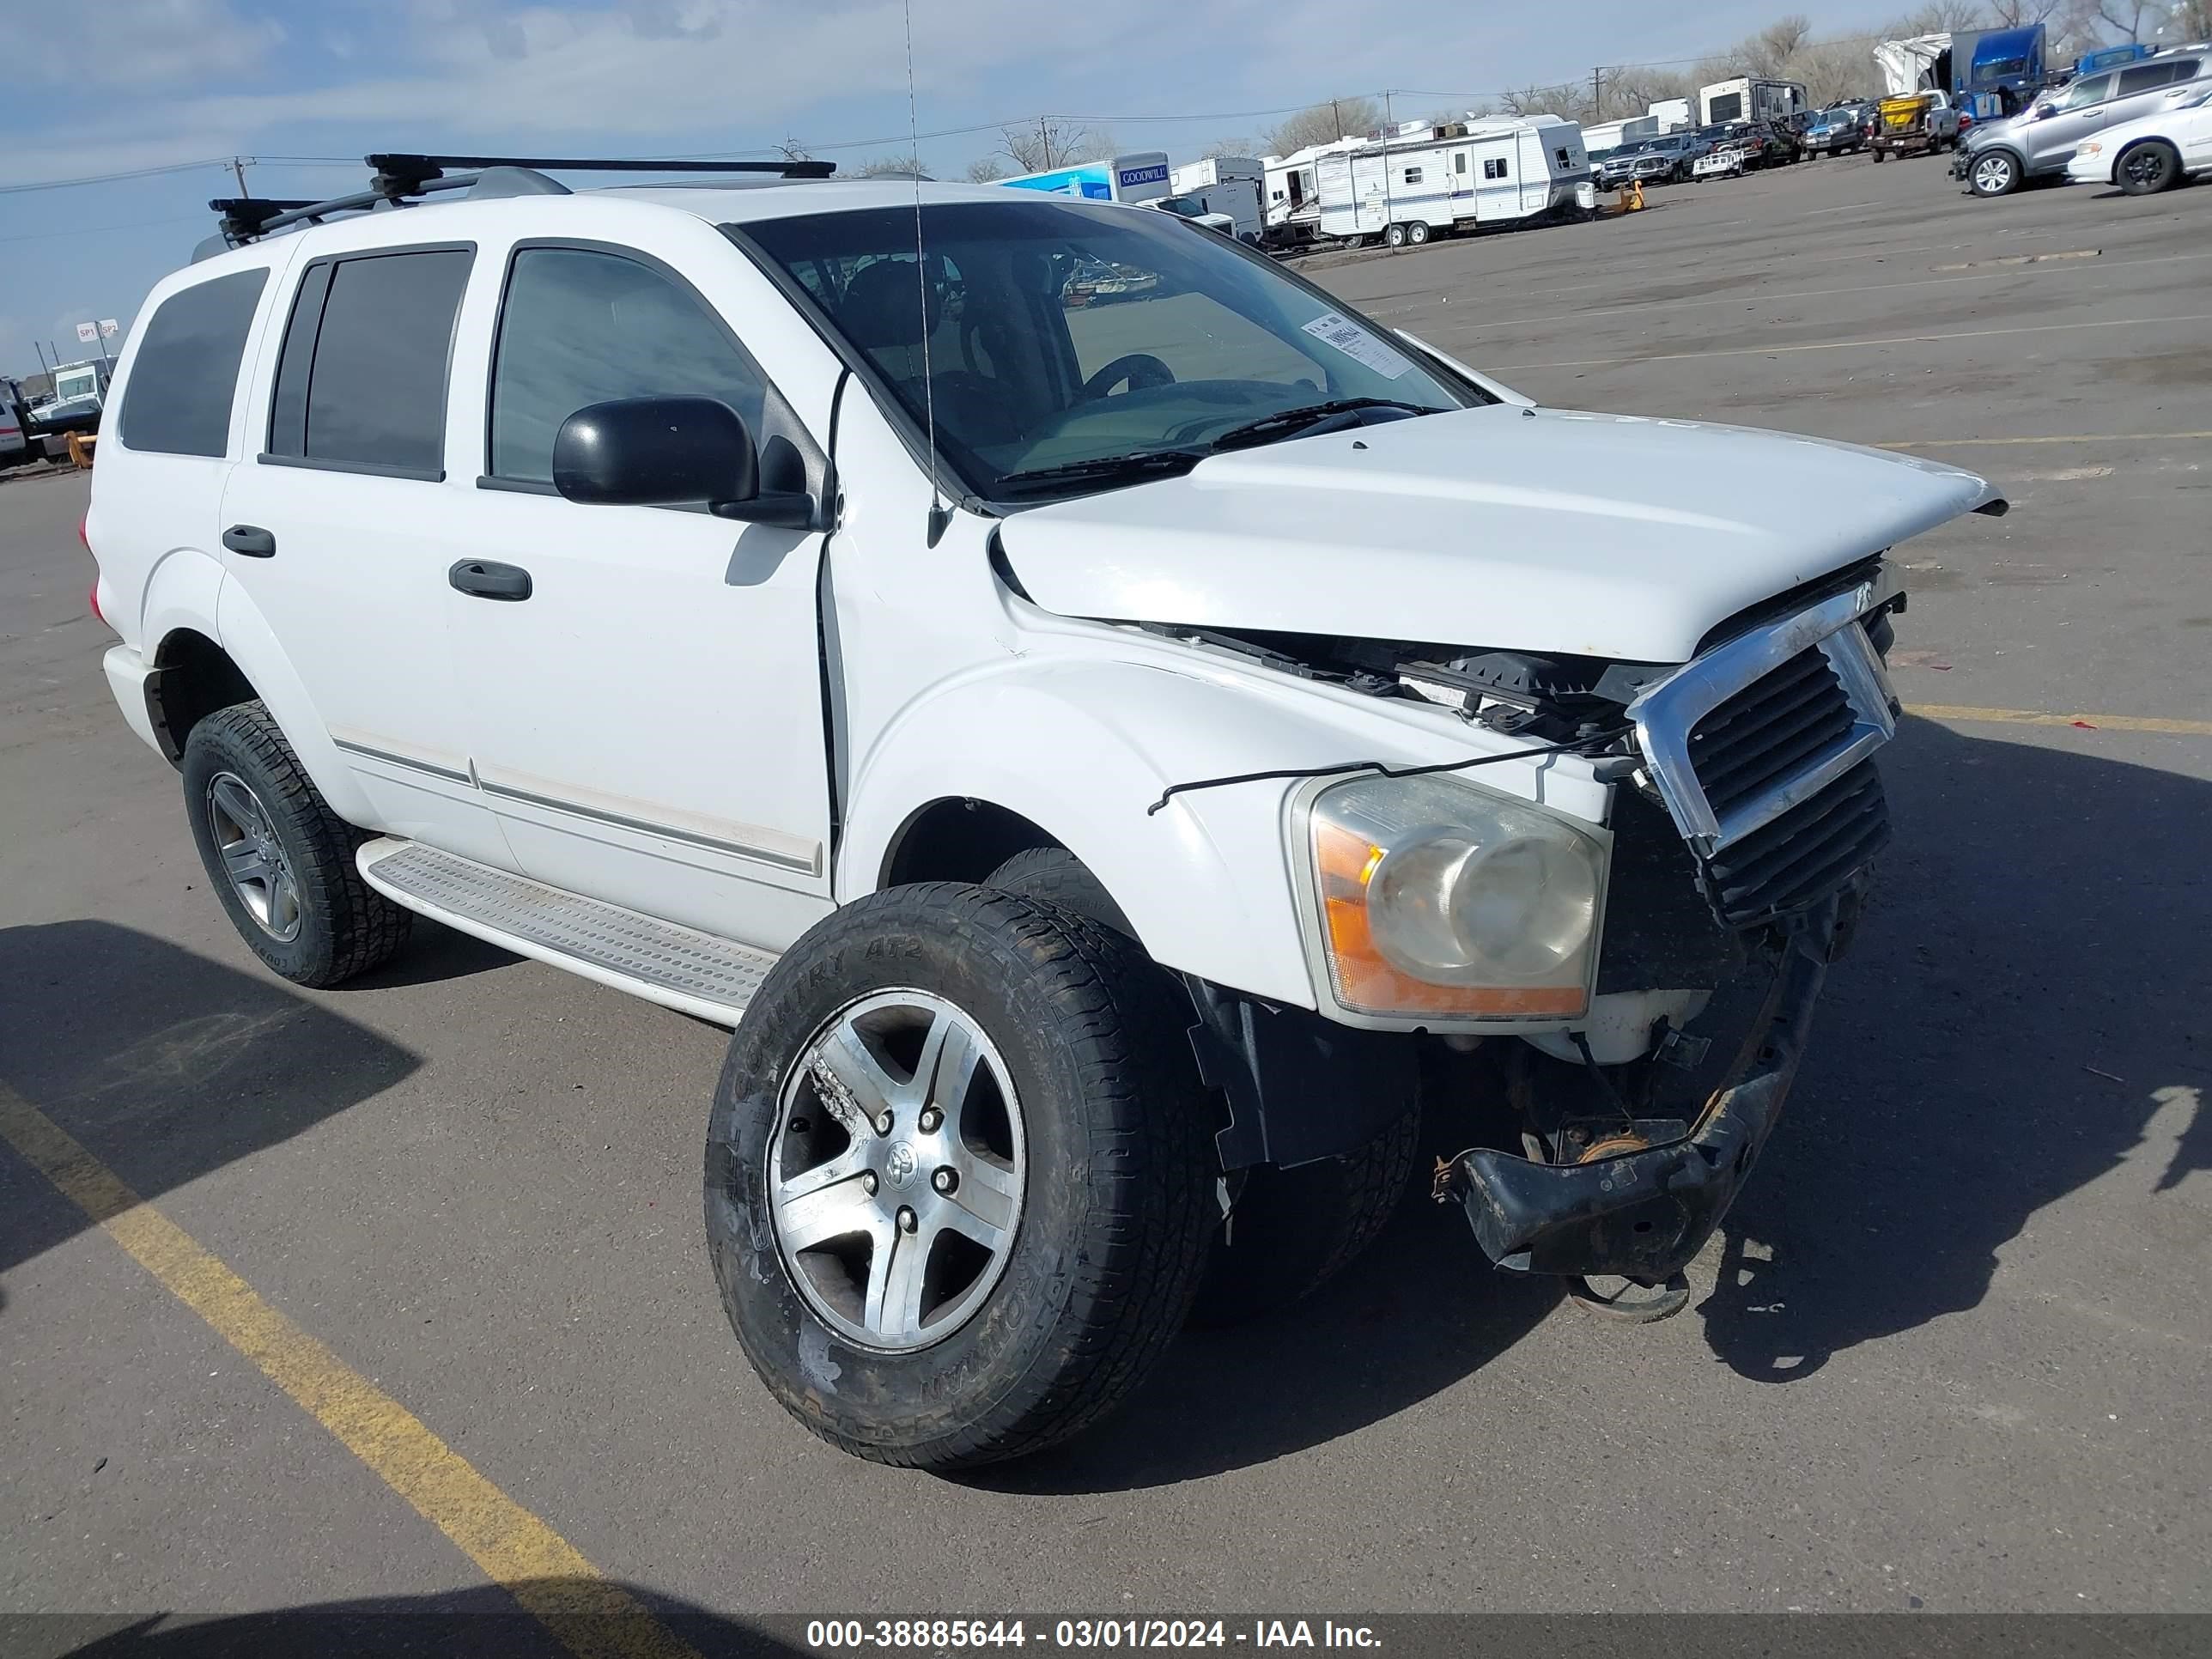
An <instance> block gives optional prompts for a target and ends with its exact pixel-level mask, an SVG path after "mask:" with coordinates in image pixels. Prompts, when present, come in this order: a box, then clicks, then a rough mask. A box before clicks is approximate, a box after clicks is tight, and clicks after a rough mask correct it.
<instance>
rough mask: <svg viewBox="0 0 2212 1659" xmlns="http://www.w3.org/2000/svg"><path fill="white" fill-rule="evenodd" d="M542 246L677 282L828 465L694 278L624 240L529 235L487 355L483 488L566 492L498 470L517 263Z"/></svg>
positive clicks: (517, 248) (505, 286)
mask: <svg viewBox="0 0 2212 1659" xmlns="http://www.w3.org/2000/svg"><path fill="white" fill-rule="evenodd" d="M538 249H551V250H553V251H554V252H562V253H603V254H606V255H609V256H610V257H611V258H617V259H627V260H629V263H630V264H634V265H642V266H644V267H645V269H647V270H649V271H651V272H653V275H655V276H659V277H661V278H663V279H664V280H665V281H666V282H668V283H671V284H672V285H673V286H674V287H675V288H676V289H677V290H678V292H679V293H682V294H684V295H688V296H689V297H690V300H691V302H692V303H693V304H694V305H696V306H697V307H699V309H700V311H701V312H702V313H703V314H704V315H705V317H706V319H707V320H708V322H709V323H710V324H711V325H713V326H714V328H716V329H718V330H720V332H721V335H722V337H723V338H724V339H725V340H726V341H728V342H729V343H730V346H731V349H732V350H734V351H735V352H736V353H737V354H738V356H739V357H741V358H743V359H744V361H745V362H747V363H749V364H750V365H751V366H752V369H753V372H754V373H755V374H757V375H759V376H760V383H761V390H762V393H763V398H762V404H761V412H762V415H763V419H765V417H766V415H767V412H768V409H769V405H770V404H781V405H782V407H783V409H784V410H785V412H786V413H787V415H788V416H789V417H790V419H791V422H792V424H793V426H794V427H796V428H798V429H799V433H800V434H801V435H803V436H804V437H805V440H806V441H807V443H808V444H809V445H810V446H811V447H812V448H813V450H814V453H815V455H816V456H817V458H821V459H823V462H824V464H825V465H826V464H827V452H826V451H824V450H823V447H822V445H821V443H820V441H818V440H817V439H816V437H815V435H814V433H813V430H812V429H811V428H810V427H808V425H807V424H806V422H805V420H803V419H802V418H801V417H800V416H799V410H798V408H797V406H796V405H795V404H793V403H792V401H791V399H790V398H787V397H785V396H784V394H783V388H782V387H781V386H778V385H776V383H775V377H774V376H773V375H771V374H769V372H768V369H767V368H766V366H765V365H763V363H762V362H761V360H760V359H759V358H758V357H757V356H754V355H753V352H752V349H751V348H750V347H749V346H747V345H746V344H745V343H744V340H742V339H740V338H739V337H738V331H736V330H735V329H733V328H732V327H731V326H730V322H729V319H728V318H726V317H725V316H723V315H722V308H721V307H720V306H718V305H716V304H715V303H714V301H711V300H709V299H708V297H707V296H706V295H703V294H702V293H701V292H700V291H699V290H698V288H697V287H696V285H695V284H694V283H692V281H691V279H690V277H688V276H685V275H684V273H683V272H682V271H680V270H677V268H676V267H675V266H674V265H671V264H669V263H668V261H666V260H665V259H663V258H659V256H658V255H655V254H651V253H647V252H646V251H645V250H644V249H643V248H640V247H632V246H629V245H628V244H626V243H623V242H605V241H600V240H597V239H595V238H592V237H584V236H529V237H525V238H524V239H523V240H520V241H518V242H515V243H513V244H512V245H511V246H509V247H508V248H507V266H506V269H505V270H502V271H501V273H500V278H499V309H498V310H497V311H496V312H495V313H493V317H492V325H491V351H490V354H489V356H487V357H486V358H485V359H484V378H483V419H482V421H481V422H479V423H478V424H479V427H480V428H481V430H480V431H479V434H478V436H479V437H480V439H481V440H482V442H483V448H482V449H481V451H479V453H478V455H477V489H501V490H507V491H508V492H510V493H512V494H515V495H560V493H561V492H560V490H559V489H558V488H557V487H556V486H555V485H554V484H552V483H549V482H547V481H546V480H544V479H540V478H510V477H507V476H505V475H504V474H502V473H498V472H495V471H492V450H491V421H492V394H493V392H494V389H495V386H496V385H497V383H498V379H499V346H500V342H501V339H502V338H504V337H505V336H506V334H507V301H508V299H509V298H510V297H511V296H512V295H513V291H514V268H515V266H516V265H517V264H520V262H521V259H522V256H523V255H524V254H526V253H529V252H535V251H537V250H538ZM760 437H761V435H760V434H759V433H755V434H754V435H753V441H755V442H756V443H757V442H759V441H760Z"/></svg>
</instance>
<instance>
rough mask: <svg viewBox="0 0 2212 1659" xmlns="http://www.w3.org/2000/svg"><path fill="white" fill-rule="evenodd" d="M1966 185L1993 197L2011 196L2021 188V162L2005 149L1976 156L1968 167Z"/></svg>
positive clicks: (1978, 192) (1978, 194) (1974, 190)
mask: <svg viewBox="0 0 2212 1659" xmlns="http://www.w3.org/2000/svg"><path fill="white" fill-rule="evenodd" d="M1966 187H1967V188H1968V189H1969V190H1971V191H1973V192H1974V194H1975V195H1977V196H1981V197H1989V198H1991V199H1994V198H1995V197H1999V196H2009V195H2011V194H2012V193H2013V191H2016V190H2018V189H2019V188H2020V163H2019V162H2018V161H2015V160H2014V159H2013V158H2012V156H2011V155H2008V154H2007V153H2006V152H2005V151H2003V150H1992V151H1990V152H1989V153H1988V154H1986V155H1978V156H1976V157H1975V158H1974V161H1973V164H1972V166H1971V167H1968V168H1967V169H1966Z"/></svg>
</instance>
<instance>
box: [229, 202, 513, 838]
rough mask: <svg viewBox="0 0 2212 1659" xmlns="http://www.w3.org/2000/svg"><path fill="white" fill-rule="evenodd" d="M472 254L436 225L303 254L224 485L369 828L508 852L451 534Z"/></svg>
mask: <svg viewBox="0 0 2212 1659" xmlns="http://www.w3.org/2000/svg"><path fill="white" fill-rule="evenodd" d="M426 217H429V215H426ZM475 261H476V249H475V246H474V245H473V244H472V243H468V242H459V241H451V242H439V241H428V240H426V241H424V242H422V243H419V244H415V245H410V246H402V247H372V248H364V249H362V250H361V251H359V252H347V253H339V254H331V255H324V256H321V257H318V258H312V259H309V260H307V262H306V263H305V264H304V265H303V266H302V268H301V272H300V275H299V279H298V281H297V282H296V283H295V284H294V286H293V288H292V290H291V296H290V302H289V308H288V310H287V312H286V313H285V317H286V320H285V322H284V324H283V331H282V333H281V334H280V335H278V336H276V340H277V346H276V351H275V352H274V354H273V355H274V356H275V358H276V362H275V363H274V365H273V368H271V367H270V366H269V365H267V364H264V368H263V371H262V373H261V374H260V375H259V377H258V382H259V384H258V386H257V396H256V398H255V401H254V404H253V406H252V409H251V410H250V411H249V422H250V423H249V428H248V435H247V445H248V452H249V456H250V459H246V460H244V461H243V462H241V463H240V465H239V466H238V467H237V468H236V469H235V470H234V471H233V473H232V475H231V477H230V481H229V486H228V489H227V490H226V492H225V494H224V496H223V501H222V523H223V526H224V537H225V550H224V554H223V559H224V562H225V564H226V565H227V566H228V569H229V571H230V574H231V577H232V580H233V581H234V583H235V584H236V586H237V588H238V590H240V592H242V593H243V594H244V595H245V597H246V598H247V599H250V600H251V601H252V611H255V612H258V622H256V623H253V624H252V625H258V624H260V623H265V624H266V626H267V628H268V629H269V630H270V632H271V633H272V634H273V635H275V637H276V644H277V646H278V647H280V648H281V649H282V650H283V652H284V653H285V655H286V656H287V657H288V658H289V659H290V662H291V665H292V666H293V668H294V670H295V671H296V672H297V673H298V675H299V678H300V680H301V684H303V685H304V686H305V688H306V690H307V696H308V700H309V701H310V702H312V703H313V705H314V708H315V710H316V713H317V714H318V715H319V717H320V719H321V720H322V721H323V723H324V725H325V727H326V728H327V730H328V732H329V735H330V738H331V741H332V743H333V744H336V745H337V750H338V751H339V753H340V754H341V756H343V758H344V760H345V761H346V763H347V764H349V766H350V767H351V768H352V769H353V770H354V772H355V774H356V776H357V778H358V779H359V781H360V783H361V787H362V790H363V792H364V793H366V794H367V795H368V800H369V803H370V805H371V807H372V808H373V810H374V819H375V821H374V823H370V824H368V825H366V826H364V827H366V828H371V829H384V830H387V831H389V832H391V833H392V834H396V835H402V836H410V837H412V838H414V839H416V840H419V841H422V842H428V844H429V845H431V846H433V847H438V848H444V849H446V850H447V851H449V852H454V853H459V854H462V855H463V856H465V857H468V858H472V859H477V860H482V861H483V862H485V863H489V864H495V865H499V866H504V867H508V868H511V867H513V860H512V858H511V857H510V856H509V854H508V853H507V847H506V843H505V842H504V841H503V840H502V839H501V836H500V833H499V828H498V825H497V824H496V823H495V821H494V819H493V817H492V815H491V812H490V811H489V808H488V807H486V805H484V803H483V799H482V797H481V796H480V795H479V794H478V793H477V787H476V785H475V782H474V781H473V779H472V778H471V775H470V771H469V759H468V744H467V738H466V735H465V728H464V721H463V718H462V708H461V702H460V697H459V689H458V688H457V686H456V685H455V684H454V678H453V665H452V659H451V657H450V654H449V652H448V648H447V637H446V627H445V612H446V605H445V601H446V596H447V592H448V589H447V586H446V568H445V564H444V563H443V562H441V561H442V555H441V550H440V543H439V541H438V539H437V532H438V526H440V525H441V524H442V523H443V522H444V521H445V520H447V518H449V517H450V515H451V513H452V510H453V507H452V503H453V498H454V496H455V495H456V494H457V493H458V492H459V486H457V485H455V484H453V483H451V482H449V481H448V480H447V477H446V472H445V446H446V410H447V396H448V386H447V381H448V378H449V375H448V368H449V363H450V361H451V357H452V352H453V329H454V319H455V318H456V317H457V315H458V314H459V309H460V303H461V298H462V295H463V293H464V291H465V289H466V287H467V284H468V280H469V274H470V271H471V269H472V267H473V266H474V264H475ZM470 482H471V483H473V482H474V481H473V480H472V479H471V481H470ZM228 625H229V624H228V618H226V628H228ZM246 625H249V624H248V623H247V621H246V619H245V618H243V617H241V619H240V626H246Z"/></svg>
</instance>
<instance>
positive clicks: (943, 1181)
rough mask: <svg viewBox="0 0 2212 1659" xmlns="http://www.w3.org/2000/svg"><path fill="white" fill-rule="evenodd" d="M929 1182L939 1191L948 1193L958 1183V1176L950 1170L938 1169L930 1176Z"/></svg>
mask: <svg viewBox="0 0 2212 1659" xmlns="http://www.w3.org/2000/svg"><path fill="white" fill-rule="evenodd" d="M929 1184H930V1185H931V1186H933V1187H934V1188H937V1190H938V1191H939V1192H940V1193H949V1192H951V1190H952V1189H953V1188H955V1187H957V1186H958V1185H959V1184H960V1176H958V1174H957V1172H955V1171H953V1170H939V1171H938V1172H937V1173H936V1174H935V1175H933V1176H930V1178H929Z"/></svg>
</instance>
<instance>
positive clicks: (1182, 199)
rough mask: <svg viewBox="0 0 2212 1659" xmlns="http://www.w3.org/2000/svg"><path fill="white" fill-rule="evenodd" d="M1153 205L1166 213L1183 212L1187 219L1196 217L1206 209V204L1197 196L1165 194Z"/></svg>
mask: <svg viewBox="0 0 2212 1659" xmlns="http://www.w3.org/2000/svg"><path fill="white" fill-rule="evenodd" d="M1151 205H1152V206H1153V207H1156V208H1158V209H1159V210H1161V211H1162V212H1164V213H1177V214H1181V215H1182V216H1183V217H1184V218H1186V219H1195V218H1197V217H1198V216H1199V215H1200V214H1201V213H1203V212H1205V211H1206V204H1205V203H1203V202H1201V201H1200V200H1199V199H1198V197H1195V196H1163V197H1160V199H1159V200H1158V201H1157V202H1154V203H1152V204H1151Z"/></svg>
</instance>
